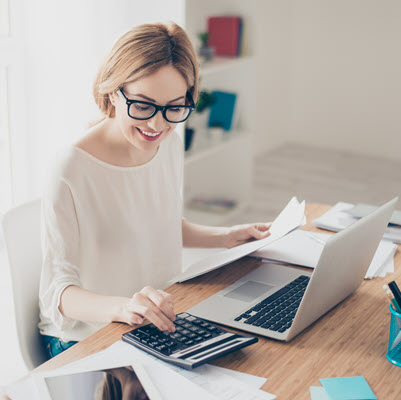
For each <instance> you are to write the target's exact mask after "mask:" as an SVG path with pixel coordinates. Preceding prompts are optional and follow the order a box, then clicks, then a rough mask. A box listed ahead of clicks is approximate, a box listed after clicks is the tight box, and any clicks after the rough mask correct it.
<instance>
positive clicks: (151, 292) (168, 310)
mask: <svg viewBox="0 0 401 400" xmlns="http://www.w3.org/2000/svg"><path fill="white" fill-rule="evenodd" d="M141 293H142V294H143V295H145V296H146V297H148V299H149V300H150V301H151V302H152V303H154V304H155V305H156V306H157V307H158V308H160V310H162V312H163V314H164V315H166V317H167V318H169V319H170V320H171V321H175V313H174V299H173V296H172V295H171V294H168V293H166V292H163V290H156V289H154V288H152V287H150V286H146V287H144V288H143V289H142V290H141Z"/></svg>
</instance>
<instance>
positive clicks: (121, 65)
mask: <svg viewBox="0 0 401 400" xmlns="http://www.w3.org/2000/svg"><path fill="white" fill-rule="evenodd" d="M165 65H172V66H173V67H175V68H176V69H177V70H178V71H179V72H180V73H181V75H182V76H183V77H184V79H185V80H186V82H187V87H188V92H190V93H191V95H192V97H193V99H194V101H196V99H197V96H198V80H199V67H198V61H197V58H196V53H195V50H194V48H193V46H192V44H191V41H190V40H189V37H188V35H187V34H186V32H185V31H184V30H183V29H182V28H181V27H180V26H178V25H177V24H174V23H172V24H170V25H165V24H161V23H156V24H143V25H139V26H136V27H133V28H132V29H130V30H129V31H128V32H126V33H125V34H123V35H122V36H121V37H120V38H119V39H117V41H116V42H115V44H114V46H113V48H112V49H111V51H110V53H109V54H108V55H107V56H106V58H105V59H104V60H103V62H102V64H101V65H100V68H99V71H98V73H97V76H96V79H95V82H94V85H93V96H94V98H95V102H96V104H97V105H98V107H99V109H100V111H101V112H102V114H103V115H104V117H103V118H102V119H101V120H103V119H105V118H106V117H114V116H115V110H114V106H113V104H111V101H110V98H109V94H111V93H113V92H115V91H116V90H118V88H120V87H122V86H123V85H124V84H126V83H129V82H133V81H135V80H137V79H140V78H142V77H144V76H146V75H149V74H152V73H153V72H156V71H157V70H158V69H159V68H161V67H163V66H165ZM101 120H100V121H101ZM100 121H97V122H96V123H98V122H100ZM96 123H95V124H96Z"/></svg>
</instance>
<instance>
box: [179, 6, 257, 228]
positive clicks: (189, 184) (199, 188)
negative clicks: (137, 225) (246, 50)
mask: <svg viewBox="0 0 401 400" xmlns="http://www.w3.org/2000/svg"><path fill="white" fill-rule="evenodd" d="M186 7H187V17H188V16H189V17H188V18H189V21H187V24H186V29H187V31H188V32H189V33H190V36H191V37H196V34H197V33H198V31H191V28H192V29H197V30H199V29H201V28H200V27H201V22H200V19H199V18H203V20H204V24H203V26H206V18H207V17H208V15H207V14H206V12H205V10H201V9H200V8H201V7H202V6H201V5H200V3H196V2H191V1H187V2H186ZM192 7H194V8H192ZM216 7H217V5H216ZM195 9H197V10H196V12H195ZM198 14H199V15H201V16H200V17H199V18H197V19H196V20H195V19H194V18H195V15H198ZM212 14H214V15H218V14H220V15H221V14H224V12H223V13H219V12H218V11H217V10H215V11H214V12H211V14H210V15H212ZM191 16H192V19H193V20H191ZM194 26H196V27H195V28H193V27H194ZM199 31H200V30H199ZM254 66H255V60H254V58H253V57H252V56H249V55H243V56H241V57H215V58H214V59H213V60H212V61H209V62H205V63H203V64H201V66H200V90H208V91H212V90H221V91H225V92H231V93H235V94H236V95H237V98H236V105H235V108H236V109H235V115H234V121H233V127H232V130H230V131H228V132H224V133H223V137H222V139H221V140H215V139H213V137H212V136H211V135H210V133H209V132H208V130H207V128H206V126H205V128H204V129H200V128H199V127H198V129H196V131H195V135H194V138H193V143H192V145H191V148H190V150H189V151H188V152H186V154H185V166H184V188H183V197H184V216H185V217H186V218H188V220H190V221H192V222H196V223H200V224H206V225H225V224H226V222H227V221H229V220H230V219H231V218H232V217H233V216H234V215H236V214H238V213H240V212H241V211H242V210H243V209H244V208H245V207H246V206H247V205H248V204H249V199H250V191H251V178H252V136H253V135H252V131H251V129H250V128H249V127H250V125H251V122H252V112H253V110H254V108H253V105H252V92H253V88H254V84H253V82H252V81H253V77H254V76H255V74H254V72H253V71H254V70H253V69H254ZM194 117H195V116H194ZM190 118H192V116H191V117H190ZM188 124H189V125H190V124H191V120H189V121H188ZM199 196H205V197H209V198H225V199H229V200H233V201H235V203H236V206H235V207H234V208H233V209H229V210H227V212H224V213H217V212H205V211H199V210H196V209H191V208H189V207H188V203H189V202H190V200H191V199H192V198H194V197H199Z"/></svg>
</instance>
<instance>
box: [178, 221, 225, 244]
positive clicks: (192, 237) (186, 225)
mask: <svg viewBox="0 0 401 400" xmlns="http://www.w3.org/2000/svg"><path fill="white" fill-rule="evenodd" d="M229 229H230V228H226V227H217V226H205V225H198V224H194V223H192V222H189V221H187V220H186V219H184V218H183V219H182V239H183V245H184V247H226V239H227V235H228V231H229Z"/></svg>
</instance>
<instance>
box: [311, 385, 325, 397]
mask: <svg viewBox="0 0 401 400" xmlns="http://www.w3.org/2000/svg"><path fill="white" fill-rule="evenodd" d="M309 390H310V398H311V400H330V399H329V397H328V396H327V393H326V391H325V390H324V388H323V387H321V386H310V387H309Z"/></svg>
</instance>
